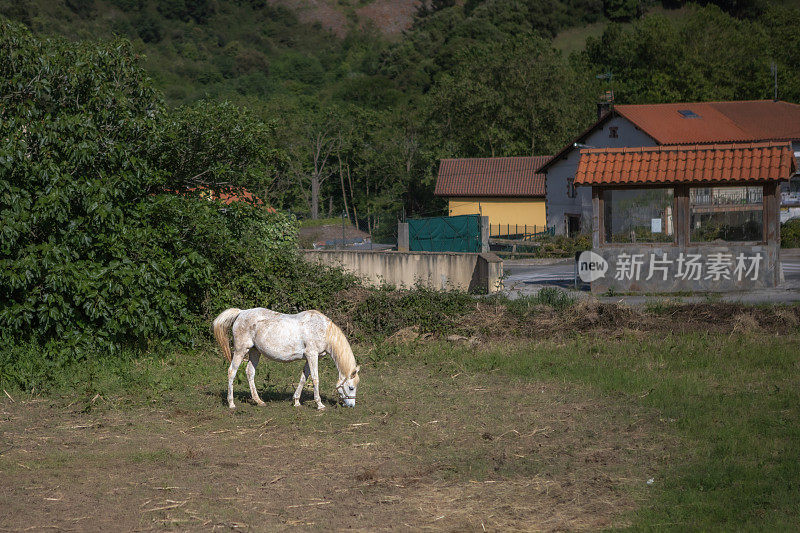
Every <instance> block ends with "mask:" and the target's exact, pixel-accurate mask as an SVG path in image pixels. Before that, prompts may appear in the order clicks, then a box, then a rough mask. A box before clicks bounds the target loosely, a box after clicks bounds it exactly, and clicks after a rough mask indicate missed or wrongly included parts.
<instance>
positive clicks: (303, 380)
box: [294, 361, 311, 407]
mask: <svg viewBox="0 0 800 533" xmlns="http://www.w3.org/2000/svg"><path fill="white" fill-rule="evenodd" d="M310 373H311V369H309V367H308V361H306V366H305V367H303V371H302V372H300V384H299V385H298V386H297V390H296V391H294V406H295V407H300V396H302V394H303V387H305V386H306V380H307V379H308V375H309V374H310Z"/></svg>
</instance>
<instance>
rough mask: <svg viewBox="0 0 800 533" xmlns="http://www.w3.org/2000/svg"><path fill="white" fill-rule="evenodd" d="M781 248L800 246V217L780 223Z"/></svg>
mask: <svg viewBox="0 0 800 533" xmlns="http://www.w3.org/2000/svg"><path fill="white" fill-rule="evenodd" d="M781 248H800V218H794V219H792V220H787V221H786V222H785V223H784V224H781Z"/></svg>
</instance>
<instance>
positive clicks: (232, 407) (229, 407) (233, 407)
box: [228, 403, 236, 409]
mask: <svg viewBox="0 0 800 533" xmlns="http://www.w3.org/2000/svg"><path fill="white" fill-rule="evenodd" d="M228 409H236V406H235V405H233V404H232V403H229V404H228Z"/></svg>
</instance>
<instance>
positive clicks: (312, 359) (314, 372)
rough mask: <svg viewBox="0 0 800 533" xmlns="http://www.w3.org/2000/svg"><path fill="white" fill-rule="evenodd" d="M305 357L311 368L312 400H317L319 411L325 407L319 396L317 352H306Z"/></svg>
mask: <svg viewBox="0 0 800 533" xmlns="http://www.w3.org/2000/svg"><path fill="white" fill-rule="evenodd" d="M306 359H307V360H308V367H309V368H310V369H311V381H312V382H313V383H314V401H315V402H317V409H319V410H320V411H321V410H322V409H325V405H324V404H323V403H322V399H321V398H320V397H319V368H318V364H317V363H318V362H319V354H317V353H307V354H306Z"/></svg>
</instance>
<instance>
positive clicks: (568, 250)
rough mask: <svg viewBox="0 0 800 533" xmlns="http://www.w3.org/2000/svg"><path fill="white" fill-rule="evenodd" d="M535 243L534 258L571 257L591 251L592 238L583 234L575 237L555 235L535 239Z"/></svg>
mask: <svg viewBox="0 0 800 533" xmlns="http://www.w3.org/2000/svg"><path fill="white" fill-rule="evenodd" d="M537 242H539V247H538V248H537V249H536V257H572V256H574V255H575V252H578V251H582V250H591V249H592V238H591V236H590V235H585V234H584V235H577V236H575V237H567V236H566V235H555V236H553V237H543V238H541V239H537Z"/></svg>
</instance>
